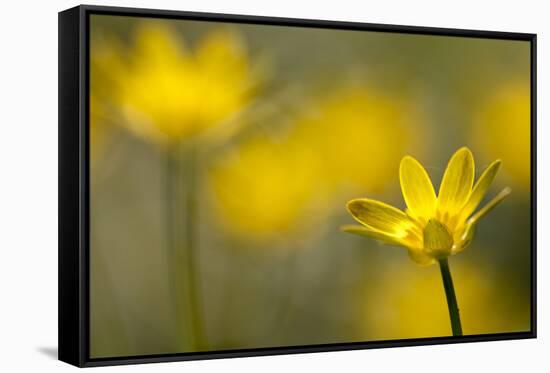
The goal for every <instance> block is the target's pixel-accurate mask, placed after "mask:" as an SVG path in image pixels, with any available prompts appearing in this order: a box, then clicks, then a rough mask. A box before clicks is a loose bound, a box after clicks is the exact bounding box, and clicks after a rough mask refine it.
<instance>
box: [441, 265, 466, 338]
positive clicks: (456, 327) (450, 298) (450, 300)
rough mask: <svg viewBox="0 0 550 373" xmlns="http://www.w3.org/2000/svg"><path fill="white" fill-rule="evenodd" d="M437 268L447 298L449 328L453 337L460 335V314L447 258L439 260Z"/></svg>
mask: <svg viewBox="0 0 550 373" xmlns="http://www.w3.org/2000/svg"><path fill="white" fill-rule="evenodd" d="M439 268H440V269H441V278H442V279H443V287H444V288H445V295H446V297H447V306H448V307H449V316H450V318H451V328H452V330H453V336H455V337H456V336H461V335H462V325H461V323H460V314H459V311H458V303H457V301H456V294H455V288H454V286H453V278H452V277H451V271H450V269H449V261H448V260H447V258H445V259H440V260H439Z"/></svg>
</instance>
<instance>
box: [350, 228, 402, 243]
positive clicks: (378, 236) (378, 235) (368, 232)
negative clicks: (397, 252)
mask: <svg viewBox="0 0 550 373" xmlns="http://www.w3.org/2000/svg"><path fill="white" fill-rule="evenodd" d="M341 230H342V231H344V232H347V233H353V234H357V235H359V236H365V237H370V238H374V239H375V240H378V241H382V242H384V243H387V244H388V245H393V246H405V241H404V240H403V239H401V238H399V237H396V236H392V235H390V234H387V233H384V232H380V231H377V230H374V229H371V228H367V227H365V226H363V225H344V226H342V227H341Z"/></svg>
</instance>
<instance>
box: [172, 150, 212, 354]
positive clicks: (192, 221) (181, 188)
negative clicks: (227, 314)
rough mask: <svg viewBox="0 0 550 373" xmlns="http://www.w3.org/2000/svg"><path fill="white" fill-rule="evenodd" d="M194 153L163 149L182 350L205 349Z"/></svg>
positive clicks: (173, 290) (175, 295)
mask: <svg viewBox="0 0 550 373" xmlns="http://www.w3.org/2000/svg"><path fill="white" fill-rule="evenodd" d="M194 152H195V150H194V149H193V148H191V147H189V146H187V147H184V146H183V145H181V144H174V145H172V146H170V147H168V148H167V149H166V158H165V163H166V167H165V173H166V198H165V203H166V214H167V221H166V226H167V239H168V248H169V261H170V263H169V266H170V272H171V275H170V277H171V287H172V292H171V294H172V296H173V299H174V309H175V312H176V320H177V321H176V323H177V325H176V326H177V329H178V339H179V341H181V343H182V344H181V345H180V348H181V349H182V351H183V350H192V351H199V350H201V349H203V348H205V345H206V340H205V338H204V333H203V325H202V324H203V323H202V317H201V314H202V309H201V308H202V307H201V301H200V279H199V273H198V266H199V263H198V258H197V255H196V254H197V252H196V250H197V247H198V243H197V229H196V228H197V227H196V220H197V218H198V216H197V213H198V209H197V202H196V199H197V195H196V193H197V190H196V188H197V185H196V181H197V180H196V179H197V178H196V173H197V171H198V168H197V166H196V157H195V154H194Z"/></svg>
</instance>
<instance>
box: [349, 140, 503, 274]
mask: <svg viewBox="0 0 550 373" xmlns="http://www.w3.org/2000/svg"><path fill="white" fill-rule="evenodd" d="M500 164H501V161H500V160H496V161H494V162H493V163H491V164H490V165H489V167H487V169H486V170H485V171H484V172H483V174H482V175H481V176H480V177H479V179H478V180H477V182H475V184H474V177H475V167H474V157H473V155H472V152H471V151H470V150H469V149H468V148H466V147H463V148H461V149H459V150H458V151H457V152H456V153H455V154H454V155H453V156H452V157H451V159H450V160H449V164H448V165H447V169H446V170H445V173H444V175H443V180H442V181H441V185H440V187H439V194H438V195H436V193H435V190H434V187H433V185H432V182H431V180H430V177H429V175H428V173H427V172H426V170H425V169H424V167H423V166H422V165H421V164H420V163H419V162H418V161H417V160H416V159H414V158H413V157H411V156H406V157H404V158H403V159H402V160H401V164H400V167H399V178H400V182H401V190H402V193H403V198H404V199H405V203H406V205H407V209H406V211H401V210H399V209H397V208H395V207H393V206H390V205H387V204H385V203H383V202H380V201H376V200H373V199H368V198H360V199H354V200H351V201H349V202H348V205H347V207H348V210H349V212H350V213H351V214H352V215H353V217H354V218H355V220H357V221H358V222H359V223H361V224H362V225H360V226H357V225H351V226H344V227H343V228H342V229H343V230H344V231H346V232H349V233H355V234H359V235H363V236H367V237H371V238H374V239H376V240H379V241H382V242H384V243H388V244H391V245H396V246H403V247H405V248H407V249H408V251H409V254H410V256H411V258H412V259H413V260H414V261H415V262H417V263H418V264H420V265H430V264H433V263H435V262H436V261H438V260H441V259H445V258H447V257H448V256H449V255H454V254H457V253H459V252H461V251H462V250H464V249H465V248H466V247H467V246H468V245H469V244H470V242H471V241H472V238H473V235H474V231H475V227H476V224H477V222H478V221H479V219H480V218H482V217H483V216H485V215H486V214H487V213H488V212H489V211H491V210H492V209H493V208H494V207H495V206H496V205H497V204H498V203H500V202H501V201H502V200H503V199H504V198H505V197H506V196H507V195H508V194H510V188H504V189H503V190H502V191H501V192H500V193H499V194H498V195H497V196H496V197H494V198H493V199H492V200H491V201H490V202H489V203H487V204H486V205H485V206H484V207H482V208H480V209H479V210H478V211H477V212H475V213H474V211H475V210H476V208H477V207H478V205H479V203H480V202H481V200H482V199H483V197H484V196H485V194H486V192H487V190H488V189H489V186H490V185H491V183H492V181H493V179H494V178H495V176H496V174H497V171H498V169H499V167H500Z"/></svg>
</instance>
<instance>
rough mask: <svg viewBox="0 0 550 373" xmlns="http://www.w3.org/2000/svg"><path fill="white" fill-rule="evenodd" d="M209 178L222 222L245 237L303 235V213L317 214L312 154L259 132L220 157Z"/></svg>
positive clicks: (316, 170)
mask: <svg viewBox="0 0 550 373" xmlns="http://www.w3.org/2000/svg"><path fill="white" fill-rule="evenodd" d="M209 177H210V181H211V182H212V187H213V192H214V196H215V202H216V204H217V207H218V209H219V213H218V214H217V216H219V217H220V218H221V219H223V226H224V227H226V228H227V229H228V230H229V231H230V232H232V233H233V232H234V233H237V234H241V235H244V236H245V237H247V238H248V239H255V240H266V239H267V240H277V239H284V238H285V237H293V236H296V235H297V234H303V233H304V231H305V227H304V224H305V223H309V222H310V221H311V218H307V217H308V216H318V215H319V211H318V210H319V209H322V206H320V205H319V203H318V202H319V201H324V199H323V198H320V196H319V195H318V193H319V190H318V189H319V188H318V185H317V181H318V180H319V164H318V161H317V158H316V157H315V154H313V153H312V152H310V151H308V149H306V148H303V147H301V148H292V147H289V146H288V143H286V142H284V143H282V144H280V143H277V142H274V141H270V140H269V139H266V138H265V137H262V136H255V137H254V138H251V139H249V140H248V141H246V142H244V143H243V144H241V145H240V146H239V147H238V148H236V149H234V150H233V151H232V152H229V153H228V154H226V155H224V157H222V158H221V159H219V160H218V161H217V163H216V165H215V166H214V167H213V168H212V169H211V171H210V174H209ZM313 195H314V196H317V197H319V198H314V197H312V196H313ZM312 210H314V211H312Z"/></svg>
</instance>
